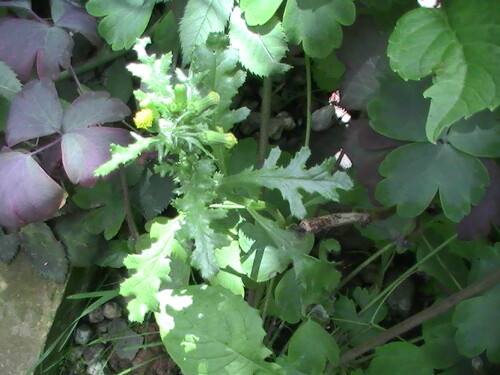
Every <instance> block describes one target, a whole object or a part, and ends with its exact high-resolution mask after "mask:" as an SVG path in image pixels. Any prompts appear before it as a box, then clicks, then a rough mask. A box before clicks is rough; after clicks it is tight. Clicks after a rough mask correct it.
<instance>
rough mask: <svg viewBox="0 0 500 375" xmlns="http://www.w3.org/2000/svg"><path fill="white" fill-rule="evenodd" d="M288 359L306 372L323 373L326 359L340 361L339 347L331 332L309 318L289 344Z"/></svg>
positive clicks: (335, 362) (296, 367)
mask: <svg viewBox="0 0 500 375" xmlns="http://www.w3.org/2000/svg"><path fill="white" fill-rule="evenodd" d="M287 354H288V359H289V360H290V361H292V363H293V367H294V368H295V369H297V370H299V371H301V372H302V373H304V374H309V375H316V374H322V373H323V371H324V370H325V366H326V361H327V359H328V361H329V362H330V364H331V365H336V364H338V362H339V347H338V345H337V343H336V342H335V339H334V338H333V337H332V336H331V334H330V333H328V332H327V331H325V329H324V328H323V327H321V326H320V325H319V324H318V323H316V322H314V321H313V320H311V319H309V320H307V321H306V322H305V323H303V324H302V325H301V326H300V327H299V328H297V330H296V331H295V332H294V334H293V336H292V338H291V339H290V342H289V346H288V353H287Z"/></svg>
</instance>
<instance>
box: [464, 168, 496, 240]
mask: <svg viewBox="0 0 500 375" xmlns="http://www.w3.org/2000/svg"><path fill="white" fill-rule="evenodd" d="M481 161H482V162H483V164H484V165H485V166H486V169H488V174H489V177H490V186H488V187H487V188H486V192H485V194H484V197H483V199H482V200H481V201H480V202H479V203H478V204H477V205H476V206H474V207H472V210H471V212H470V214H468V215H467V216H466V217H464V218H463V219H462V221H461V222H459V223H458V225H457V233H458V238H459V239H460V240H473V239H476V238H480V237H485V236H487V235H488V233H489V232H490V229H491V224H494V225H500V168H499V167H498V165H497V164H496V163H495V162H494V161H493V160H491V159H481Z"/></svg>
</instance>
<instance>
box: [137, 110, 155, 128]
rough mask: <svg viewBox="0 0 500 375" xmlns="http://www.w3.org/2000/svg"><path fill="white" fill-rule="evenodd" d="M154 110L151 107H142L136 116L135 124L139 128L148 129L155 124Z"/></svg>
mask: <svg viewBox="0 0 500 375" xmlns="http://www.w3.org/2000/svg"><path fill="white" fill-rule="evenodd" d="M153 118H154V116H153V111H152V110H150V109H149V108H144V109H141V110H140V111H139V112H137V113H136V114H135V116H134V124H135V126H136V127H137V129H148V128H150V127H151V126H153Z"/></svg>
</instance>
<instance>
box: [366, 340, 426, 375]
mask: <svg viewBox="0 0 500 375" xmlns="http://www.w3.org/2000/svg"><path fill="white" fill-rule="evenodd" d="M375 353H376V356H375V358H374V359H373V360H372V361H371V363H370V367H369V368H368V370H367V371H366V372H365V374H366V375H379V374H393V375H406V374H413V375H433V374H434V369H433V368H432V364H431V362H430V361H429V359H428V358H426V356H425V353H424V351H423V350H422V348H420V347H418V346H415V345H413V344H409V343H406V342H391V343H390V344H385V345H383V346H379V347H377V348H376V349H375Z"/></svg>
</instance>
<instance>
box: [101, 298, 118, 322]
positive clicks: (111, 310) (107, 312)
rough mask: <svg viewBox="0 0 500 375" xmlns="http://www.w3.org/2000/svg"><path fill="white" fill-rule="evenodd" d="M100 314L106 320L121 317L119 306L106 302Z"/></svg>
mask: <svg viewBox="0 0 500 375" xmlns="http://www.w3.org/2000/svg"><path fill="white" fill-rule="evenodd" d="M102 313H103V315H104V317H105V318H107V319H116V318H119V317H120V316H122V310H121V308H120V305H119V304H118V303H116V302H106V303H105V304H104V306H103V308H102Z"/></svg>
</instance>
